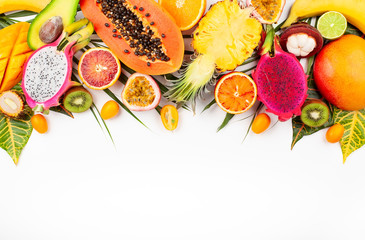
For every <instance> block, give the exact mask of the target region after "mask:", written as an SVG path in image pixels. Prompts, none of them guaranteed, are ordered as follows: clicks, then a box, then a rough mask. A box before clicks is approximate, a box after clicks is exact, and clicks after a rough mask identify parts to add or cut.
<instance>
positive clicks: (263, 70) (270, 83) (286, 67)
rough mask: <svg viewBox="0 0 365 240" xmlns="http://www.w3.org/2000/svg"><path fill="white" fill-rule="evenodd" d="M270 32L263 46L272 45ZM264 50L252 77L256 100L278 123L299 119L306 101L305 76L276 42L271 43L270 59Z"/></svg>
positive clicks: (271, 33)
mask: <svg viewBox="0 0 365 240" xmlns="http://www.w3.org/2000/svg"><path fill="white" fill-rule="evenodd" d="M273 36H274V33H273V32H269V33H268V34H267V37H266V38H267V40H268V41H265V44H266V43H268V45H269V46H270V43H271V42H272V38H273ZM265 44H264V46H263V51H264V52H263V53H264V55H262V56H261V59H260V61H259V63H258V64H257V67H256V70H255V71H254V72H253V73H252V77H253V79H254V80H255V82H256V85H257V92H258V100H260V101H261V102H262V103H263V104H265V106H266V107H267V111H268V112H271V113H274V114H275V115H278V117H279V120H280V121H286V120H289V119H290V118H291V117H292V116H293V115H297V116H299V115H301V107H302V105H303V103H304V101H305V99H306V98H307V89H308V86H307V76H306V75H305V73H304V70H303V67H302V65H300V63H299V61H298V59H297V58H296V57H295V56H294V55H292V54H289V53H287V52H284V51H283V50H282V49H281V47H280V45H279V43H278V39H277V38H275V40H274V46H275V50H274V52H275V53H274V54H275V55H274V56H270V54H269V52H266V53H265V50H266V51H267V49H269V48H267V46H265Z"/></svg>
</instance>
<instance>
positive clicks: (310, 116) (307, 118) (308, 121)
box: [300, 100, 330, 127]
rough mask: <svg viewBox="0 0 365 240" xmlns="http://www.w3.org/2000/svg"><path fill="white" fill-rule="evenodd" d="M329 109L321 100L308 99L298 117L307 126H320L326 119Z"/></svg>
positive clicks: (328, 115)
mask: <svg viewBox="0 0 365 240" xmlns="http://www.w3.org/2000/svg"><path fill="white" fill-rule="evenodd" d="M329 117H330V110H329V108H328V106H327V105H326V104H325V103H324V102H322V101H321V100H309V101H307V102H306V103H305V104H304V105H303V107H302V115H301V116H300V119H301V120H302V122H303V123H304V124H305V125H307V126H309V127H320V126H322V125H323V124H325V123H326V122H327V121H328V118H329Z"/></svg>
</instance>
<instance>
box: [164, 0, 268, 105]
mask: <svg viewBox="0 0 365 240" xmlns="http://www.w3.org/2000/svg"><path fill="white" fill-rule="evenodd" d="M253 11H254V8H252V7H247V8H241V7H240V5H239V2H238V1H237V0H224V1H220V2H218V3H216V4H214V5H213V6H212V7H211V8H210V10H209V11H208V12H207V14H205V16H204V17H203V18H202V19H201V20H200V22H199V26H198V28H197V29H196V30H195V32H194V34H193V42H192V45H193V47H194V49H195V51H196V52H197V57H196V58H195V59H194V60H193V62H191V63H190V65H189V66H188V67H187V69H186V71H185V74H184V75H183V76H182V77H181V78H180V79H178V80H176V81H174V85H173V86H172V88H171V89H170V91H169V92H168V93H167V94H166V96H167V97H168V98H169V99H170V100H171V101H176V102H186V101H192V102H193V104H192V108H193V110H194V108H195V104H194V103H195V99H196V96H197V95H198V94H199V93H201V92H202V90H203V89H205V87H206V85H207V84H208V83H209V82H210V80H211V79H212V77H213V75H214V72H215V71H216V68H217V69H218V70H219V71H221V72H224V71H227V70H233V69H235V68H236V67H237V66H238V65H240V64H242V63H243V62H244V61H245V60H246V59H247V58H249V57H250V56H251V55H252V53H253V51H254V49H255V48H256V47H257V46H258V43H259V41H260V39H261V31H262V25H261V23H260V22H259V21H258V20H256V19H255V18H253V17H252V12H253Z"/></svg>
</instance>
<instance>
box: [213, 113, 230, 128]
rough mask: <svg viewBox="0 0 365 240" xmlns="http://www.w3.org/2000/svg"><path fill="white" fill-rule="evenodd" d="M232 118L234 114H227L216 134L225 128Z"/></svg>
mask: <svg viewBox="0 0 365 240" xmlns="http://www.w3.org/2000/svg"><path fill="white" fill-rule="evenodd" d="M233 117H234V114H230V113H227V114H226V117H225V118H224V120H223V122H222V124H221V125H220V126H219V127H218V129H217V132H219V131H220V130H222V129H223V128H224V127H225V126H227V124H228V123H229V121H231V119H232V118H233Z"/></svg>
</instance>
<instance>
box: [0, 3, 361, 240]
mask: <svg viewBox="0 0 365 240" xmlns="http://www.w3.org/2000/svg"><path fill="white" fill-rule="evenodd" d="M211 2H212V1H208V6H209V3H211ZM291 3H292V1H288V3H287V6H286V8H285V12H284V16H286V14H287V12H288V10H289V6H290V5H291ZM282 19H283V18H282ZM281 21H282V20H281ZM281 21H280V22H281ZM121 88H122V86H121V84H117V85H116V86H113V88H112V91H113V92H115V93H116V94H117V95H118V96H120V92H121ZM92 93H93V95H94V97H95V103H96V105H97V106H98V107H99V108H101V106H102V105H103V104H104V102H106V101H107V100H108V97H107V96H106V95H105V94H104V93H103V92H96V91H93V92H92ZM210 99H211V97H207V99H206V101H205V102H207V101H209V100H210ZM202 102H203V101H202ZM203 106H204V105H203V104H200V105H199V106H198V112H197V115H195V116H193V114H192V113H191V112H188V111H180V123H179V127H178V129H177V130H176V131H175V132H173V133H170V132H168V131H166V130H165V129H164V128H163V126H162V124H161V122H160V119H159V115H158V114H157V112H155V111H150V112H144V113H139V114H137V115H138V116H139V117H140V118H141V119H142V120H143V121H144V122H145V123H146V124H147V125H148V126H149V127H150V128H151V130H147V129H146V128H144V127H143V126H142V125H140V124H139V123H138V122H137V121H135V120H134V119H133V118H132V117H131V116H130V115H129V114H128V113H126V112H125V111H122V112H121V113H120V115H118V117H117V118H115V119H112V120H109V121H107V124H108V126H109V129H110V131H111V133H112V135H113V137H114V141H115V147H114V146H113V144H112V143H111V142H110V141H109V140H108V137H106V135H105V133H103V132H102V130H101V129H100V127H99V126H98V124H97V122H96V121H95V119H94V117H93V115H92V113H91V112H87V113H83V114H75V119H70V118H68V117H66V116H63V115H59V114H56V113H51V114H50V115H49V116H48V117H47V118H48V122H49V132H48V133H47V134H45V135H40V134H38V133H37V132H34V133H33V135H32V137H31V139H30V140H29V143H28V145H27V146H26V148H25V149H24V151H23V153H22V155H21V159H20V162H19V165H18V166H15V165H14V164H13V162H12V160H11V159H10V157H8V155H7V154H6V153H5V152H4V151H0V239H1V240H18V239H19V240H23V239H28V240H31V239H37V240H49V239H57V240H58V239H59V240H64V239H108V240H114V239H127V240H137V239H156V240H164V239H166V240H171V239H184V240H185V239H189V240H195V239H197V240H201V239H209V240H215V239H230V240H238V239H255V240H256V239H280V240H284V239H288V240H289V239H290V240H291V239H321V240H322V239H332V240H335V239H352V240H356V239H364V238H365V232H364V224H365V218H364V216H365V192H364V191H365V174H364V172H365V161H364V157H365V149H360V150H358V151H356V152H355V153H354V154H352V155H351V156H350V157H349V158H348V161H347V162H346V164H345V165H343V164H342V154H341V150H340V146H339V144H329V143H327V142H326V141H325V137H324V135H325V131H321V132H318V133H317V134H315V135H313V136H310V137H306V138H305V139H303V140H302V141H300V142H299V143H298V144H297V146H296V147H295V148H294V150H293V151H291V150H290V144H291V138H292V130H291V123H290V122H285V123H278V124H277V125H276V126H275V127H274V128H272V129H271V130H270V131H269V132H267V133H265V134H262V135H253V134H250V135H249V136H248V138H247V139H246V141H245V142H244V143H242V139H243V136H244V134H245V131H246V128H247V127H248V124H249V121H247V120H246V121H237V120H239V119H241V118H243V117H244V116H247V115H249V113H248V114H246V115H245V114H243V115H242V116H238V117H236V118H234V120H233V121H232V123H231V124H230V125H229V126H228V127H226V128H225V129H223V130H222V131H221V132H219V133H216V128H217V126H218V125H219V124H220V123H221V121H222V120H223V118H224V116H225V113H224V112H222V111H221V110H220V109H219V108H218V107H216V106H215V107H213V108H212V109H211V110H209V111H207V112H205V113H204V114H200V111H201V109H202V107H203ZM275 121H276V120H275V119H274V118H273V122H275Z"/></svg>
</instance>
